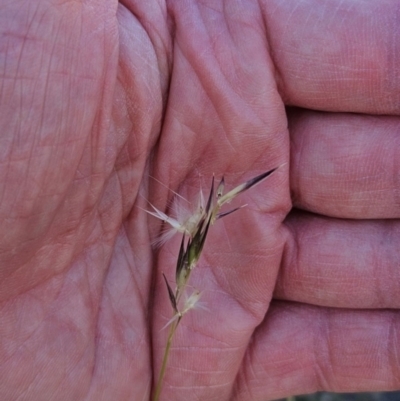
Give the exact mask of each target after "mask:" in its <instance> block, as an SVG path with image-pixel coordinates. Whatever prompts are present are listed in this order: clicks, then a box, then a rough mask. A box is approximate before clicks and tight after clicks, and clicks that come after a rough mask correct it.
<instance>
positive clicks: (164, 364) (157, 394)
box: [153, 319, 180, 401]
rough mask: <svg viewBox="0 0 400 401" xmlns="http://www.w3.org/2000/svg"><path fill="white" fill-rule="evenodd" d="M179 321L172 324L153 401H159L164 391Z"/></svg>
mask: <svg viewBox="0 0 400 401" xmlns="http://www.w3.org/2000/svg"><path fill="white" fill-rule="evenodd" d="M179 321H180V320H179V319H178V320H176V321H175V322H172V324H171V328H170V330H169V334H168V340H167V345H166V347H165V351H164V357H163V361H162V365H161V370H160V374H159V376H158V380H157V386H156V389H155V392H154V397H153V401H158V400H159V398H160V394H161V389H162V385H163V381H164V375H165V371H166V369H167V363H168V357H169V353H170V350H171V345H172V340H173V338H174V334H175V331H176V328H177V327H178V324H179Z"/></svg>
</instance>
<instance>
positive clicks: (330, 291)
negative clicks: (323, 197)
mask: <svg viewBox="0 0 400 401" xmlns="http://www.w3.org/2000/svg"><path fill="white" fill-rule="evenodd" d="M285 225H286V226H287V227H288V229H289V233H290V234H289V236H288V241H287V242H286V247H285V251H284V256H283V259H282V266H281V270H280V273H279V279H278V282H277V286H276V289H275V297H277V298H279V299H285V300H293V301H297V302H305V303H308V304H314V305H324V306H332V307H343V308H400V294H399V283H400V250H399V246H398V244H399V242H400V221H399V220H392V221H391V220H382V221H372V220H368V221H353V220H336V219H331V218H325V217H320V216H315V215H310V214H305V213H298V214H292V215H290V216H289V218H288V219H287V220H286V222H285Z"/></svg>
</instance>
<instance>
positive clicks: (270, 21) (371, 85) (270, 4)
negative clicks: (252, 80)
mask: <svg viewBox="0 0 400 401" xmlns="http://www.w3.org/2000/svg"><path fill="white" fill-rule="evenodd" d="M261 7H262V10H263V13H264V16H265V20H266V28H267V35H268V40H269V44H270V47H271V52H272V54H273V58H274V62H275V65H276V72H277V76H278V77H279V82H280V91H281V93H282V95H283V97H284V99H285V103H286V104H290V105H296V106H300V107H304V108H310V109H319V110H329V111H352V112H363V113H374V114H375V113H376V114H398V113H399V112H400V106H399V105H400V78H399V77H400V44H399V40H398V1H397V0H385V1H368V2H363V3H362V4H361V3H355V2H351V3H349V2H343V1H340V0H334V1H329V2H321V1H318V0H308V1H302V2H296V3H293V2H292V1H282V0H273V1H263V2H261Z"/></svg>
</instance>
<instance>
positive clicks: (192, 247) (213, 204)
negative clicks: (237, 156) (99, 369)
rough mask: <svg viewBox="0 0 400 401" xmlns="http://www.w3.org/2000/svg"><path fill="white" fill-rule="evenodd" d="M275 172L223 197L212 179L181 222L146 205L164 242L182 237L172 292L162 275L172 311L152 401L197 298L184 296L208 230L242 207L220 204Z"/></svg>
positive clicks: (222, 184)
mask: <svg viewBox="0 0 400 401" xmlns="http://www.w3.org/2000/svg"><path fill="white" fill-rule="evenodd" d="M276 169H277V168H274V169H272V170H269V171H267V172H265V173H263V174H260V175H258V176H256V177H254V178H252V179H250V180H248V181H246V182H245V183H243V184H241V185H238V186H237V187H235V188H234V189H232V190H231V191H229V192H227V193H225V194H224V189H225V180H224V178H223V177H222V179H221V181H220V182H219V184H218V186H217V187H216V188H215V182H214V177H213V179H212V182H211V188H210V192H209V194H208V197H207V201H206V202H205V198H204V196H203V194H202V192H201V191H200V196H199V201H198V204H197V206H196V208H195V210H194V211H192V213H188V214H187V215H186V216H185V217H184V218H180V219H178V218H175V217H171V216H168V215H167V214H165V213H164V212H162V211H160V210H158V209H157V208H156V207H155V206H153V205H151V204H150V206H151V208H152V210H151V211H149V210H147V213H149V214H150V215H152V216H154V217H156V218H158V219H160V220H162V221H163V222H164V223H166V224H167V225H169V227H170V231H169V232H166V234H165V233H164V234H163V235H164V236H165V238H167V239H168V238H170V237H171V236H172V235H173V234H175V233H180V234H181V235H182V240H181V244H180V248H179V253H178V257H177V262H176V269H175V281H176V286H175V289H172V288H171V286H170V285H169V283H168V280H167V278H166V277H165V275H164V274H163V276H164V281H165V285H166V287H167V292H168V297H169V300H170V303H171V307H172V310H173V315H172V317H171V319H170V320H169V322H168V323H167V325H166V326H170V327H169V333H168V338H167V343H166V347H165V351H164V356H163V360H162V364H161V369H160V372H159V376H158V380H157V383H156V387H155V391H154V396H153V401H158V400H159V398H160V394H161V390H162V384H163V380H164V375H165V372H166V369H167V365H168V358H169V354H170V350H171V345H172V342H173V338H174V336H175V333H176V330H177V328H178V326H179V323H180V322H181V320H182V318H183V316H184V315H185V314H186V313H187V312H189V311H190V310H191V309H193V308H194V307H195V306H196V304H197V302H198V300H199V299H200V297H201V292H200V291H198V290H194V291H193V292H192V293H191V294H190V295H189V296H187V294H186V292H187V287H188V282H189V278H190V275H191V273H192V271H193V270H194V268H195V267H196V265H197V263H198V261H199V259H200V256H201V253H202V251H203V248H204V244H205V241H206V238H207V234H208V232H209V229H210V227H211V226H212V225H213V224H214V223H215V222H216V221H217V220H219V219H221V218H223V217H225V216H227V215H229V214H231V213H234V212H235V211H237V210H239V209H240V208H242V207H243V206H245V205H243V206H239V207H236V208H234V209H230V210H227V211H225V212H223V211H221V208H222V206H223V205H224V204H226V203H229V202H230V201H232V200H233V199H234V198H235V197H236V196H237V195H239V194H241V193H242V192H244V191H246V190H248V189H250V188H252V187H254V186H255V185H257V184H258V183H260V182H261V181H263V180H264V179H265V178H267V177H268V176H270V175H271V174H272V173H273V172H274V171H275V170H276Z"/></svg>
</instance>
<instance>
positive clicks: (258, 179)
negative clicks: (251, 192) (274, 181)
mask: <svg viewBox="0 0 400 401" xmlns="http://www.w3.org/2000/svg"><path fill="white" fill-rule="evenodd" d="M277 168H278V167H275V168H273V169H272V170H269V171H267V172H266V173H262V174H260V175H258V176H257V177H254V178H252V179H251V180H249V181H247V182H246V184H245V186H244V188H243V189H242V191H241V192H243V191H245V190H246V189H249V188H251V187H253V186H254V185H256V184H258V183H259V182H261V181H262V180H263V179H264V178H267V177H268V176H269V175H271V174H272V173H273V172H274V171H275V170H276V169H277Z"/></svg>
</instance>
